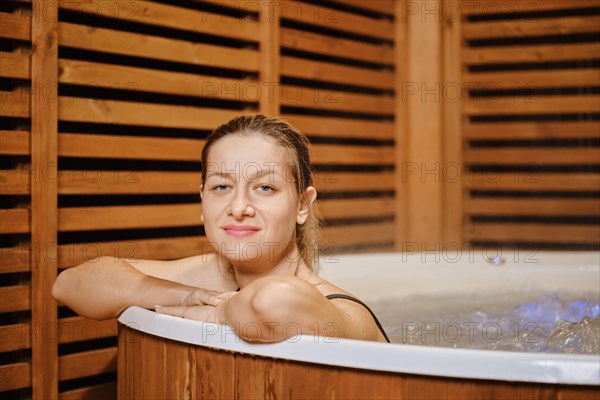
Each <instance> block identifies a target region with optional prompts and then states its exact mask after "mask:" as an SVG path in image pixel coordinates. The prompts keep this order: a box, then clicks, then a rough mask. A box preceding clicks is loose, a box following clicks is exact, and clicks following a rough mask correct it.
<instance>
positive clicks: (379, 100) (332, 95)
mask: <svg viewBox="0 0 600 400" xmlns="http://www.w3.org/2000/svg"><path fill="white" fill-rule="evenodd" d="M280 90H281V105H285V106H290V107H304V108H311V109H319V110H337V111H354V112H363V113H372V114H384V115H391V114H392V113H393V105H394V101H393V98H392V97H390V96H371V95H366V94H354V93H348V92H341V91H339V90H331V89H313V88H307V87H298V86H290V85H282V87H281V89H280Z"/></svg>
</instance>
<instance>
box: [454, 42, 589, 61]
mask: <svg viewBox="0 0 600 400" xmlns="http://www.w3.org/2000/svg"><path fill="white" fill-rule="evenodd" d="M598 53H600V44H598V43H581V44H579V43H574V44H570V43H564V44H546V45H536V46H502V47H474V48H469V47H465V48H463V50H462V55H461V57H462V59H463V61H464V63H465V64H469V65H477V64H495V63H521V62H549V61H572V60H586V59H590V58H594V55H595V54H598Z"/></svg>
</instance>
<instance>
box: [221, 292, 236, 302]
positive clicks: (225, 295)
mask: <svg viewBox="0 0 600 400" xmlns="http://www.w3.org/2000/svg"><path fill="white" fill-rule="evenodd" d="M236 294H238V292H223V293H221V294H220V295H218V296H217V299H218V300H219V301H227V300H229V299H231V298H232V297H233V296H235V295H236Z"/></svg>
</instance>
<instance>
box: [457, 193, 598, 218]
mask: <svg viewBox="0 0 600 400" xmlns="http://www.w3.org/2000/svg"><path fill="white" fill-rule="evenodd" d="M465 202H466V203H465V210H467V214H469V215H535V216H543V215H550V216H557V215H558V216H563V215H564V216H600V199H553V198H525V199H522V198H491V197H470V198H467V199H466V200H465Z"/></svg>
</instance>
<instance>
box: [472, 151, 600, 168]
mask: <svg viewBox="0 0 600 400" xmlns="http://www.w3.org/2000/svg"><path fill="white" fill-rule="evenodd" d="M464 160H465V162H467V163H477V164H502V165H506V164H514V165H520V166H523V165H527V166H529V165H542V164H550V165H559V164H561V165H562V164H598V163H600V151H599V149H598V148H597V147H587V148H577V149H574V150H571V151H569V149H568V148H518V147H512V148H470V149H466V150H465V155H464Z"/></svg>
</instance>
